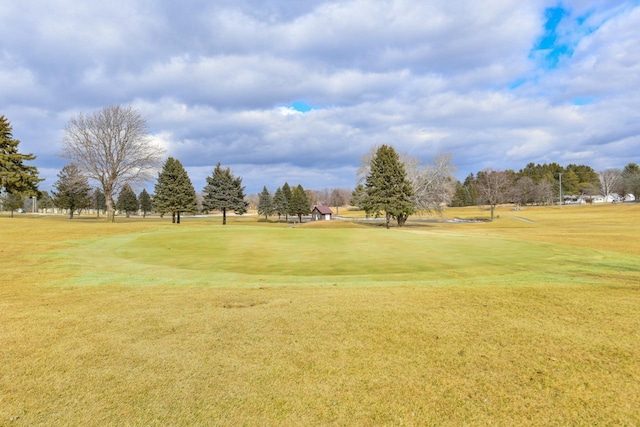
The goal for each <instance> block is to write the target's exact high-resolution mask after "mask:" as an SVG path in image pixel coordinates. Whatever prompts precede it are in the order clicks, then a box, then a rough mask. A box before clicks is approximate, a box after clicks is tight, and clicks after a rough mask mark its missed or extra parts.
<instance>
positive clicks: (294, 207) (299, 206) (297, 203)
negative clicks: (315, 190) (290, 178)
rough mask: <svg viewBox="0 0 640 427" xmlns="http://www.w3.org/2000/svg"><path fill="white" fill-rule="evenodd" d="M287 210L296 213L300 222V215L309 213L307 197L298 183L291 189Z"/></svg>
mask: <svg viewBox="0 0 640 427" xmlns="http://www.w3.org/2000/svg"><path fill="white" fill-rule="evenodd" d="M289 210H290V212H291V213H292V215H298V220H299V221H300V222H302V215H309V214H310V213H311V208H310V206H309V198H308V197H307V193H306V192H305V191H304V188H302V185H298V186H297V187H295V188H294V189H293V190H292V191H291V205H290V206H289Z"/></svg>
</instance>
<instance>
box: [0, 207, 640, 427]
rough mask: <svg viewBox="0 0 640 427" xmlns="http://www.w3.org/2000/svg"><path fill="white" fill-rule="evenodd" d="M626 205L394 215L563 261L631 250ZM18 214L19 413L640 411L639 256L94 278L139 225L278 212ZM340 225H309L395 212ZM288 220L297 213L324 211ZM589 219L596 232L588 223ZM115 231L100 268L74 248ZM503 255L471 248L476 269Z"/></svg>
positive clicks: (6, 266) (444, 234) (594, 416)
mask: <svg viewBox="0 0 640 427" xmlns="http://www.w3.org/2000/svg"><path fill="white" fill-rule="evenodd" d="M624 209H627V210H626V211H624V212H623V211H614V210H612V207H608V208H606V209H603V210H602V211H596V210H590V211H587V210H586V209H585V210H576V212H575V214H571V215H573V216H574V218H576V219H575V221H568V220H567V218H566V217H567V216H569V215H568V214H569V212H567V211H568V209H565V210H563V212H562V213H561V215H562V217H560V216H558V215H560V214H558V215H557V214H556V212H555V211H553V210H552V209H540V210H536V209H526V210H525V211H519V212H513V213H512V212H511V211H509V210H507V209H504V210H503V211H500V212H499V214H500V215H501V217H500V219H499V220H497V221H495V222H494V223H492V224H446V223H443V224H429V225H425V226H415V227H409V228H408V229H407V230H405V231H400V230H390V232H391V233H396V232H399V233H401V234H399V235H398V236H400V237H401V238H402V239H403V240H401V241H403V242H412V240H411V239H423V238H425V239H429V238H430V236H432V238H435V237H438V238H440V239H441V240H439V242H441V243H442V244H449V245H454V246H451V247H448V248H445V247H443V248H442V250H451V251H455V250H456V247H457V246H455V245H459V244H460V243H457V242H459V240H460V239H458V238H457V237H456V238H452V239H449V236H460V235H462V236H464V237H465V239H469V240H470V241H471V240H474V239H482V238H483V236H487V235H489V236H491V238H492V239H495V240H496V244H500V245H507V247H508V248H520V247H521V246H522V245H514V246H508V245H509V242H511V241H513V242H515V243H518V244H520V243H522V242H523V241H524V242H526V241H531V245H532V246H535V245H539V244H543V245H548V248H549V250H550V255H549V265H552V264H553V263H554V262H555V260H556V258H554V251H558V252H559V253H560V252H561V253H563V254H565V255H563V256H565V257H566V252H567V250H570V249H571V248H572V247H575V248H576V252H575V253H576V256H582V255H584V254H587V255H589V256H593V254H594V253H596V254H597V253H598V252H599V251H602V257H603V259H604V260H606V261H607V262H611V259H613V258H614V257H612V256H611V254H612V253H618V254H619V256H620V258H621V259H623V260H624V259H627V258H628V257H630V256H633V255H637V254H638V246H640V244H639V243H638V241H639V240H638V239H637V237H638V234H637V233H638V230H637V227H635V228H632V227H631V228H630V227H628V226H625V225H624V223H630V222H631V223H632V221H633V220H634V219H635V218H637V216H635V215H637V214H638V210H637V208H635V207H633V206H631V207H624ZM511 214H513V215H514V216H519V217H523V218H526V219H529V220H531V221H534V222H531V223H529V222H524V221H521V220H517V219H514V218H509V217H507V216H506V215H511ZM0 222H1V223H2V249H1V250H2V251H3V252H2V259H3V267H2V282H1V284H0V366H1V367H2V368H1V369H0V425H25V426H27V425H28V426H33V425H43V426H44V425H234V426H235V425H292V426H293V425H465V424H466V425H489V424H493V425H637V424H639V423H640V411H639V410H638V408H637V402H638V401H640V364H639V363H638V360H640V346H639V345H638V330H639V329H640V310H638V307H640V273H639V270H638V269H636V270H635V271H633V268H632V264H631V263H629V262H627V261H621V265H622V266H624V267H625V268H626V269H627V270H625V271H615V270H614V269H612V267H611V266H605V265H603V266H602V267H597V266H596V267H594V266H590V267H589V268H590V269H591V270H590V271H598V272H600V274H597V275H595V276H594V277H592V278H591V279H590V280H588V281H585V282H582V281H581V280H576V278H579V277H582V276H580V275H578V274H573V273H571V272H568V273H567V278H566V279H565V278H561V277H560V278H558V279H557V280H555V281H554V282H547V281H546V280H547V279H540V280H535V277H536V274H535V272H526V271H523V272H522V274H520V275H513V276H508V277H509V278H510V280H513V282H512V283H503V282H493V283H492V282H489V283H482V281H474V282H473V283H475V284H469V283H471V282H468V281H467V282H465V281H463V280H461V282H464V283H465V284H464V285H455V284H453V285H452V284H450V282H447V285H446V286H438V285H433V284H428V283H429V282H425V281H422V279H421V280H418V281H416V282H413V283H412V282H405V283H401V284H397V283H396V284H395V285H388V284H385V283H386V282H384V281H380V282H377V281H373V282H371V284H369V285H367V284H366V282H364V283H363V282H357V281H351V282H348V281H345V283H351V284H350V285H343V284H342V282H340V283H335V282H326V283H322V282H318V281H310V282H309V283H300V284H297V285H282V284H278V283H277V282H275V281H272V282H269V281H267V283H265V284H264V285H256V284H252V283H247V282H245V281H240V282H237V283H235V282H229V281H226V280H229V277H232V278H234V279H239V278H242V277H243V276H238V275H234V276H224V275H219V274H218V273H216V272H212V271H208V270H207V271H206V272H205V273H202V274H207V275H209V276H210V284H208V285H204V284H198V285H189V284H185V283H184V282H183V281H180V282H179V283H180V285H171V284H157V283H153V282H143V283H140V282H139V281H138V279H137V278H136V277H134V276H135V275H136V274H137V272H138V270H135V269H134V266H133V265H131V268H132V270H131V271H132V277H131V280H129V281H126V280H124V281H122V282H118V283H103V284H100V285H92V284H91V283H86V280H85V279H83V281H78V277H79V276H82V275H85V276H87V275H88V276H87V277H92V276H91V275H90V274H89V273H91V274H94V276H93V277H96V278H100V277H102V276H101V275H102V274H106V276H105V277H110V276H109V275H108V274H107V272H109V271H112V270H111V268H112V267H111V266H109V265H108V264H109V263H114V262H119V261H118V260H119V258H118V256H117V254H116V252H118V251H120V250H123V249H124V248H121V249H118V247H117V246H116V243H118V242H125V241H126V242H133V241H135V239H133V240H132V239H131V238H130V236H145V237H146V236H148V235H149V234H151V235H154V233H155V234H157V235H158V236H165V235H166V236H170V235H172V234H170V232H173V230H178V231H177V232H178V233H181V232H182V230H185V231H190V232H193V231H194V230H195V231H198V230H204V229H205V228H203V227H206V228H207V229H209V228H210V227H215V228H214V231H215V233H219V237H218V238H219V239H223V240H224V239H225V238H227V237H225V236H226V235H228V236H239V235H244V233H266V232H267V231H270V230H271V228H269V227H270V226H269V225H268V224H267V225H266V226H267V228H264V224H261V225H260V227H258V228H255V227H253V226H251V225H250V221H249V220H248V219H247V218H244V219H242V220H240V219H239V220H238V222H233V223H232V227H233V226H235V227H236V228H235V230H234V231H228V230H229V229H222V228H221V227H220V226H218V225H215V223H214V222H213V220H211V221H209V220H204V221H200V222H199V221H193V222H188V221H187V222H185V223H184V224H182V225H181V226H180V227H181V228H177V227H172V226H171V225H169V224H167V223H166V220H165V221H158V220H150V221H144V222H142V221H136V220H131V221H128V222H120V223H117V224H113V225H112V224H107V223H99V224H95V223H93V222H92V221H90V220H84V221H75V220H74V222H69V221H65V220H62V219H50V218H30V217H28V216H27V217H22V218H19V219H17V220H16V219H14V220H9V219H8V218H0ZM621 223H622V224H621ZM241 225H247V227H241ZM339 226H340V225H337V224H332V225H328V224H322V225H317V224H316V225H314V226H313V227H322V228H319V229H315V228H314V229H312V228H311V227H309V233H308V235H309V236H313V238H314V239H319V237H317V236H318V234H317V232H325V230H326V233H327V236H331V237H333V238H335V236H337V234H331V233H339V232H343V233H350V232H353V231H357V232H358V233H361V231H362V230H364V232H365V233H364V236H368V235H369V234H370V235H371V236H372V237H371V239H374V240H375V239H376V236H378V234H377V233H380V232H384V233H386V232H387V231H386V230H380V229H378V228H372V227H365V226H357V225H356V226H354V225H349V227H352V228H345V229H336V228H335V227H339ZM272 227H276V228H279V229H281V232H282V233H288V232H293V231H295V232H298V231H304V230H305V228H304V227H308V226H303V228H302V229H300V230H290V229H289V228H288V227H283V226H280V225H273V226H272ZM353 227H355V228H353ZM584 228H588V229H589V230H590V234H588V235H585V234H583V233H579V234H574V232H576V231H580V230H583V229H584ZM167 230H169V231H170V232H169V231H167ZM256 230H257V231H256ZM260 230H266V231H264V232H263V231H260ZM165 233H166V234H165ZM224 233H227V234H224ZM202 234H203V236H207V238H209V235H208V234H206V233H202ZM217 235H218V234H217ZM260 235H261V234H260ZM274 235H276V236H277V235H278V233H277V232H276V233H275V234H274ZM592 235H597V236H599V237H600V238H602V239H604V236H607V235H609V236H610V235H613V237H614V239H613V240H616V241H617V242H618V243H614V242H604V243H602V244H600V243H597V242H599V240H598V239H596V240H591V238H590V237H589V236H592ZM305 236H306V235H305ZM626 236H630V237H629V238H627V237H626ZM590 242H591V243H590ZM620 242H622V243H620ZM596 243H597V245H598V246H597V247H596V248H595V249H594V248H593V246H594V245H595V244H596ZM100 244H104V247H105V249H107V250H108V253H105V254H104V259H102V260H100V259H98V260H93V261H92V263H91V269H92V270H95V271H92V272H87V271H84V272H83V271H79V270H81V269H83V268H86V266H87V264H86V263H87V262H88V261H87V260H85V259H84V258H83V257H82V256H79V255H78V257H77V258H75V259H71V260H70V259H67V258H64V257H61V256H60V254H81V253H82V252H83V250H84V249H85V248H86V249H87V250H95V248H96V247H99V246H100ZM127 244H129V243H127ZM253 244H257V243H256V242H254V243H253ZM278 244H279V242H278V240H277V238H274V240H273V241H272V242H271V245H274V247H278ZM325 244H326V245H329V242H328V241H327V242H325ZM339 244H342V243H340V242H339ZM265 246H268V244H265ZM260 248H261V247H260ZM261 249H262V248H261ZM382 249H383V248H380V250H382ZM457 250H463V249H461V248H460V247H458V249H457ZM514 250H516V249H514ZM517 250H522V249H517ZM594 251H595V252H594ZM52 254H53V255H55V256H53V255H52ZM204 255H205V256H206V257H220V256H223V254H220V253H205V254H204ZM537 256H538V255H536V257H537ZM255 257H256V259H258V260H259V257H260V251H257V252H256V253H255ZM256 259H251V260H249V259H247V260H246V263H247V268H251V266H252V265H253V264H255V263H258V262H259V261H256ZM425 259H428V254H426V258H425ZM563 259H565V260H566V258H563ZM481 261H482V258H478V259H477V260H476V261H475V262H478V263H480V262H481ZM591 261H592V258H590V262H591ZM532 262H533V261H532ZM535 262H536V264H535V265H536V268H542V267H541V265H542V264H540V262H541V261H535ZM123 265H124V266H125V267H126V268H129V267H127V265H126V264H123ZM575 265H579V262H577V263H576V264H572V268H575ZM166 268H167V270H166V272H167V274H170V273H169V272H170V271H173V270H169V268H170V267H169V266H167V267H166ZM301 268H305V266H303V267H301ZM306 268H307V269H310V270H312V269H314V268H316V266H315V264H314V262H309V264H307V266H306ZM417 268H418V269H419V266H417ZM484 269H485V267H484V266H482V265H473V266H471V267H469V266H467V268H466V269H465V270H464V274H467V275H474V274H480V272H481V271H485V270H484ZM140 271H142V270H140ZM179 271H181V270H179V269H178V270H174V273H171V274H178V272H179ZM552 271H554V272H555V271H556V270H552ZM461 273H462V271H461ZM544 273H545V272H544V271H540V275H539V276H538V277H540V278H543V277H545V278H547V277H548V275H545V274H544ZM109 274H110V273H109ZM141 274H142V273H141ZM194 274H195V273H194ZM118 277H121V276H118ZM144 277H146V276H144ZM223 277H224V278H225V279H224V280H225V282H218V283H216V281H220V280H223V279H222V278H223ZM416 277H422V276H420V275H417V276H416ZM491 277H493V276H491ZM177 279H178V278H176V280H177ZM96 283H97V282H96Z"/></svg>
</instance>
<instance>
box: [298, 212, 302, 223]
mask: <svg viewBox="0 0 640 427" xmlns="http://www.w3.org/2000/svg"><path fill="white" fill-rule="evenodd" d="M298 222H299V223H300V224H302V214H298Z"/></svg>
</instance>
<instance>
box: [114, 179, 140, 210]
mask: <svg viewBox="0 0 640 427" xmlns="http://www.w3.org/2000/svg"><path fill="white" fill-rule="evenodd" d="M116 207H117V208H118V210H120V211H123V212H124V213H125V215H126V216H127V218H129V215H130V214H131V212H137V211H138V208H140V203H138V197H137V196H136V193H134V192H133V190H132V189H131V186H130V185H129V184H125V185H124V186H123V187H122V190H121V191H120V194H118V201H117V202H116Z"/></svg>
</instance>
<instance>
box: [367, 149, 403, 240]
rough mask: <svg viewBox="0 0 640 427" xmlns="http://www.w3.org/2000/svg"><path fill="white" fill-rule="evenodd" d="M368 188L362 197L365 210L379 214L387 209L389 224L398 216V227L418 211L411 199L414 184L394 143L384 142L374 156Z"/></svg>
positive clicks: (387, 222) (368, 178) (386, 214)
mask: <svg viewBox="0 0 640 427" xmlns="http://www.w3.org/2000/svg"><path fill="white" fill-rule="evenodd" d="M365 190H366V194H365V197H364V198H363V201H362V205H363V207H364V209H365V211H366V212H367V214H373V215H375V216H379V215H380V214H381V213H382V212H384V214H385V217H386V227H387V228H389V221H390V220H391V218H395V219H396V220H397V222H398V227H402V226H404V224H405V222H406V221H407V218H408V217H409V215H411V214H412V213H413V212H414V211H415V207H414V205H413V203H412V201H411V197H412V195H413V188H412V186H411V183H410V182H409V180H408V179H407V173H406V172H405V169H404V165H403V164H402V162H401V161H400V158H399V156H398V153H396V151H395V150H394V148H393V147H390V146H388V145H382V146H380V147H379V148H378V150H377V151H376V154H375V156H374V158H373V159H372V160H371V169H370V171H369V174H368V175H367V179H366V183H365Z"/></svg>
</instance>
